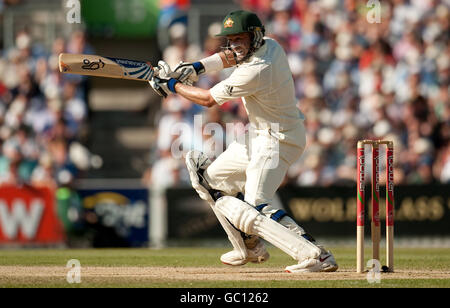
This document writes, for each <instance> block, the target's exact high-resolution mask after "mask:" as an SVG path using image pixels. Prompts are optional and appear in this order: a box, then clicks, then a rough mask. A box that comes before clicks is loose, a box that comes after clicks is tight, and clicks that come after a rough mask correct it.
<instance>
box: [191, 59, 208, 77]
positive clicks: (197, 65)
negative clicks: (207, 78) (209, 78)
mask: <svg viewBox="0 0 450 308" xmlns="http://www.w3.org/2000/svg"><path fill="white" fill-rule="evenodd" d="M192 67H193V68H194V70H195V72H196V73H197V75H200V74H203V73H204V72H205V66H204V65H203V64H202V62H200V61H198V62H194V63H192Z"/></svg>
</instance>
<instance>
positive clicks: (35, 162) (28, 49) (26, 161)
mask: <svg viewBox="0 0 450 308" xmlns="http://www.w3.org/2000/svg"><path fill="white" fill-rule="evenodd" d="M45 50H46V49H45V48H43V46H40V45H38V44H35V43H34V42H33V40H32V39H31V36H30V35H29V33H28V32H27V31H25V30H23V31H19V32H18V33H17V34H16V37H15V46H13V47H12V48H8V49H5V50H1V49H0V185H23V184H31V185H36V186H50V187H59V186H62V185H68V184H70V183H71V182H72V181H73V180H74V179H75V178H76V177H77V176H78V175H79V173H80V172H82V171H83V170H85V169H86V159H87V153H88V151H87V149H86V148H85V147H84V146H83V145H82V143H80V140H82V139H83V136H84V135H85V134H86V127H87V126H86V124H87V117H88V108H87V101H86V99H87V92H86V87H87V81H86V80H87V79H86V78H83V77H81V76H75V75H63V74H60V73H59V68H58V55H59V53H61V52H71V53H90V52H92V51H91V47H89V45H88V44H87V43H86V38H85V34H84V33H83V32H80V31H76V32H74V33H73V34H72V36H71V37H70V38H69V39H68V40H65V39H63V38H58V39H56V40H55V41H54V42H53V46H52V48H51V50H50V51H49V52H47V51H45Z"/></svg>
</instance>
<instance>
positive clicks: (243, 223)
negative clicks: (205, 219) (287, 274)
mask: <svg viewBox="0 0 450 308" xmlns="http://www.w3.org/2000/svg"><path fill="white" fill-rule="evenodd" d="M215 207H216V209H217V210H218V211H219V212H220V213H222V215H224V216H225V217H227V219H228V220H229V221H230V222H231V223H232V224H233V225H234V226H235V227H236V228H238V229H240V230H241V231H243V232H245V233H247V234H251V235H257V236H260V237H262V238H263V239H265V240H266V241H268V242H270V243H271V244H273V245H274V246H276V247H278V248H280V249H281V250H283V251H284V252H285V253H287V254H288V255H290V256H291V257H293V258H294V259H296V260H298V261H302V260H305V259H307V258H317V257H318V256H319V255H320V248H319V247H317V246H316V245H315V244H313V243H311V242H310V241H308V240H307V239H305V238H304V237H302V236H300V235H299V234H297V233H296V232H294V231H292V230H289V229H287V228H286V227H284V226H283V225H281V224H279V223H277V222H276V221H274V220H273V219H270V218H269V217H266V216H265V215H262V214H261V213H260V212H258V210H256V209H255V208H254V207H253V206H251V205H250V204H248V203H246V202H243V201H242V200H239V199H237V198H235V197H231V196H223V197H221V198H220V199H218V200H217V201H216V204H215Z"/></svg>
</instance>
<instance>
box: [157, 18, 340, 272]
mask: <svg viewBox="0 0 450 308" xmlns="http://www.w3.org/2000/svg"><path fill="white" fill-rule="evenodd" d="M218 35H219V36H225V37H226V38H227V41H228V42H227V46H226V47H225V48H223V50H222V51H221V52H218V53H216V54H214V55H212V56H209V57H207V58H204V59H201V60H200V61H198V62H195V63H181V64H180V65H178V66H177V67H176V68H175V70H174V71H172V70H171V68H170V67H169V66H168V65H167V64H166V63H165V62H163V61H160V62H159V63H158V66H159V69H160V72H159V75H158V76H157V77H156V76H155V77H153V78H152V80H151V81H150V85H151V86H152V87H153V89H154V90H155V91H156V92H157V93H158V94H160V95H161V96H164V97H165V96H167V94H169V93H176V94H178V95H181V96H183V97H184V98H186V99H188V100H190V101H192V102H194V103H196V104H198V105H201V106H206V107H212V106H215V105H216V104H218V105H221V104H223V103H225V102H226V101H229V100H232V99H236V98H242V102H243V104H244V106H245V109H246V111H247V114H248V118H249V122H250V129H249V132H248V133H247V134H246V136H245V137H246V138H245V140H236V141H234V142H233V143H231V144H230V145H229V146H228V148H227V149H226V150H225V151H224V152H223V153H222V154H221V155H219V156H218V157H217V159H216V160H214V162H211V161H210V160H209V158H208V157H207V156H206V155H205V154H203V153H201V152H199V151H190V152H188V153H187V155H186V165H187V168H188V170H189V174H190V179H191V182H192V186H193V187H194V188H195V190H196V191H197V192H198V194H199V195H200V197H201V198H202V199H203V200H206V201H207V202H208V204H209V205H210V206H211V208H212V210H213V211H214V213H215V215H216V216H217V219H218V220H219V222H220V224H221V225H222V227H223V228H224V230H225V232H226V233H227V235H228V239H229V240H230V242H231V244H232V246H233V250H232V251H230V252H228V253H225V254H223V255H222V256H221V258H220V260H221V261H222V262H223V263H225V264H228V265H234V266H237V265H243V264H246V263H248V262H254V263H262V262H264V261H266V260H267V259H268V258H269V253H268V252H267V250H266V248H265V246H264V243H263V241H261V240H260V238H263V239H264V240H266V241H268V242H270V243H271V244H273V245H274V246H276V247H278V248H280V249H281V250H283V251H284V252H285V253H287V254H288V255H290V256H291V257H292V258H293V259H295V260H296V264H294V265H291V266H287V267H286V269H285V270H286V271H287V272H290V273H296V272H332V271H336V270H337V269H338V265H337V263H336V261H335V258H334V256H333V255H332V253H331V252H329V251H327V250H325V249H324V248H323V247H322V246H321V245H318V244H317V243H316V242H315V240H314V239H313V238H312V237H311V236H310V235H308V234H307V233H306V232H305V231H304V230H303V228H301V227H300V226H299V225H298V224H297V223H296V222H295V221H294V220H293V219H292V218H291V217H289V216H288V215H287V214H286V213H285V212H284V211H283V210H282V209H278V208H275V207H274V206H273V205H272V204H271V203H272V199H273V198H274V195H275V193H276V191H277V189H278V188H279V186H280V185H281V183H282V181H283V179H284V177H285V175H286V173H287V171H288V168H289V166H291V165H292V164H293V163H294V162H295V161H297V160H298V159H299V157H300V156H301V154H302V153H303V151H304V149H305V145H306V135H305V127H304V125H303V121H304V116H303V114H302V113H301V111H300V110H299V109H298V108H297V107H296V98H295V92H294V81H293V79H292V73H291V71H290V69H289V65H288V61H287V58H286V54H285V52H284V50H283V48H282V47H281V46H280V45H279V44H278V43H277V42H276V41H275V40H273V39H270V38H268V37H265V36H264V27H263V25H262V23H261V21H260V19H259V18H258V17H257V16H256V14H254V13H252V12H248V11H243V10H239V11H234V12H231V13H229V14H228V15H227V16H226V17H225V19H224V20H223V22H222V28H221V32H220V33H219V34H218ZM228 67H235V69H234V71H233V73H232V74H231V75H230V76H229V77H228V78H227V79H225V80H223V81H222V82H220V83H218V84H216V85H215V86H213V87H212V88H211V89H209V90H207V89H202V88H198V87H195V86H193V84H194V83H195V82H196V81H198V75H200V74H208V73H211V72H217V71H219V70H222V69H224V68H228ZM274 127H275V128H276V129H274Z"/></svg>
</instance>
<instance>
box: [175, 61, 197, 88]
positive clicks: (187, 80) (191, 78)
mask: <svg viewBox="0 0 450 308" xmlns="http://www.w3.org/2000/svg"><path fill="white" fill-rule="evenodd" d="M204 72H205V67H204V66H203V64H202V63H201V62H194V63H188V62H180V64H178V66H177V67H176V68H175V71H174V73H178V74H179V77H178V80H180V81H181V82H182V83H184V84H186V85H189V86H192V85H193V84H194V83H195V82H197V81H198V75H200V74H203V73H204Z"/></svg>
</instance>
